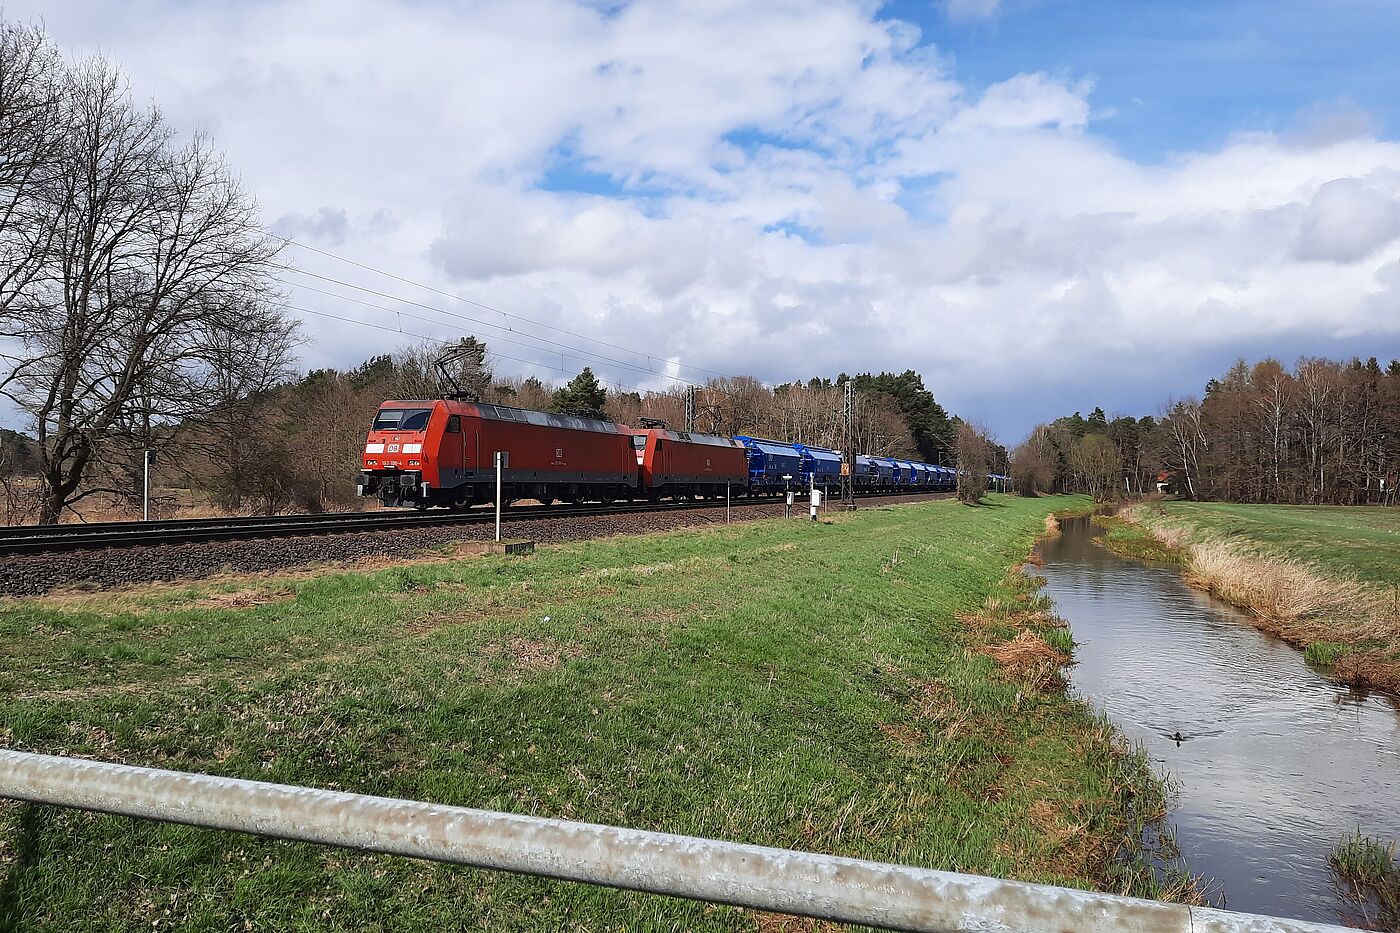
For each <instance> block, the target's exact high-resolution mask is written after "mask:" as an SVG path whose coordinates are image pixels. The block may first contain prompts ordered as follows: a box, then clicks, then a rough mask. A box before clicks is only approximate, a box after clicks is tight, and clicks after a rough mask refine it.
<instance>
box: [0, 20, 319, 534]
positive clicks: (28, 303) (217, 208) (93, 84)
mask: <svg viewBox="0 0 1400 933" xmlns="http://www.w3.org/2000/svg"><path fill="white" fill-rule="evenodd" d="M279 248H280V244H279V242H278V241H277V240H276V239H274V238H272V237H270V236H268V235H267V234H265V233H264V232H263V231H262V229H261V227H260V226H259V224H258V219H257V212H256V208H255V205H254V204H253V201H252V199H251V198H249V197H248V196H247V194H246V193H245V192H244V191H243V190H242V189H241V187H240V186H239V183H238V181H237V179H236V178H235V177H234V175H233V173H232V172H231V171H230V170H229V169H228V168H227V167H226V166H225V164H224V162H223V160H222V158H221V156H220V155H219V153H218V152H217V151H216V150H215V149H214V148H213V147H212V146H211V145H210V144H209V141H208V140H207V139H206V138H204V137H203V136H201V135H195V136H194V137H193V138H190V139H187V140H181V139H179V138H178V137H177V134H176V133H175V131H174V129H173V128H172V127H171V126H170V125H169V123H168V122H167V121H166V120H165V118H164V117H163V116H162V114H161V112H160V110H159V109H158V108H157V107H155V106H154V105H152V104H139V103H137V102H135V101H134V100H133V99H132V96H131V92H130V88H129V87H128V85H127V81H126V79H125V77H124V75H123V74H122V72H121V70H120V69H119V68H117V67H116V66H115V65H113V64H111V63H110V62H108V61H106V60H104V59H102V58H100V57H91V58H86V59H82V60H78V61H70V60H68V59H65V58H64V57H63V56H62V55H61V54H60V53H59V51H58V50H57V48H56V47H55V46H54V45H53V44H52V43H51V42H50V41H49V40H48V38H47V37H46V36H45V35H44V33H43V31H42V29H41V28H39V27H37V26H33V25H25V24H17V23H13V22H9V21H5V20H3V19H0V359H3V361H4V364H5V367H4V369H3V370H0V396H3V397H4V398H5V399H7V400H8V401H9V402H10V403H11V404H12V405H13V406H15V407H16V408H18V410H19V411H20V412H22V413H23V414H25V415H26V416H28V419H29V422H30V425H31V430H32V432H33V434H32V443H30V444H26V445H18V446H17V445H15V444H7V445H5V446H4V448H3V449H2V450H0V457H2V458H3V462H0V472H4V473H6V475H7V476H12V475H13V474H14V472H15V471H16V470H21V469H24V468H30V469H32V470H33V471H34V472H35V473H37V475H38V477H39V479H40V483H39V494H38V501H37V503H35V504H34V507H35V509H36V511H37V516H38V518H39V519H40V520H41V521H45V522H52V521H56V520H57V519H58V518H59V516H60V514H61V513H62V512H63V511H64V510H65V509H70V508H72V507H73V506H74V505H75V504H76V503H79V502H81V501H82V500H83V499H85V498H87V497H90V496H97V495H103V494H108V495H121V494H123V493H125V492H126V491H127V490H129V489H130V488H131V486H132V483H133V480H134V478H137V477H139V475H140V471H141V467H142V461H141V456H142V454H141V451H142V450H143V449H144V448H146V447H149V446H152V445H153V443H154V440H155V438H156V437H157V436H158V435H159V434H160V433H162V432H164V431H167V430H169V427H170V426H171V425H177V424H178V425H182V426H193V425H196V424H199V423H200V422H201V421H202V420H204V419H206V418H208V417H209V416H210V415H211V413H212V412H217V411H220V410H221V404H222V403H224V402H227V401H229V400H232V399H237V398H240V397H246V396H248V395H253V394H257V393H259V392H262V391H265V390H266V389H268V388H269V387H270V386H272V385H274V384H276V383H278V382H279V381H280V380H281V379H283V378H284V377H285V375H286V374H287V372H288V371H289V368H290V365H291V362H292V360H293V348H294V345H295V342H296V330H295V326H294V324H293V322H291V321H290V320H289V319H288V318H287V317H286V316H285V315H284V314H283V313H282V311H281V310H280V309H279V305H278V303H277V300H276V299H277V293H276V284H275V279H274V275H273V273H274V269H275V267H276V262H277V256H278V252H279ZM220 427H221V425H219V424H216V423H213V422H211V423H210V424H209V425H208V430H206V431H204V432H203V433H202V434H201V435H200V436H201V438H205V439H206V440H207V442H208V443H210V444H225V445H226V444H230V443H236V441H235V440H234V439H233V438H231V437H229V436H224V435H223V434H221V433H220V430H219V429H220ZM21 451H22V452H23V461H22V462H21V454H20V452H21ZM12 488H14V484H13V483H12V482H9V481H7V485H6V489H7V490H8V489H12Z"/></svg>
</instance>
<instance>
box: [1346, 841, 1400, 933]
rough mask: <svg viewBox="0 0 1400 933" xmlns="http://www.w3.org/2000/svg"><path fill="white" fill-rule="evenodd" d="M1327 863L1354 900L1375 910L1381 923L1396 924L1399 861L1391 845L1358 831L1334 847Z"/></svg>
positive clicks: (1398, 917) (1399, 908)
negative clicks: (1344, 884) (1329, 862)
mask: <svg viewBox="0 0 1400 933" xmlns="http://www.w3.org/2000/svg"><path fill="white" fill-rule="evenodd" d="M1330 861H1331V863H1332V869H1333V870H1334V871H1335V872H1336V873H1337V875H1338V876H1340V877H1341V879H1342V880H1343V881H1344V882H1346V886H1345V890H1347V891H1349V892H1350V893H1351V894H1352V896H1353V897H1354V898H1355V899H1356V900H1358V901H1361V902H1364V903H1369V904H1371V905H1373V906H1375V907H1376V908H1377V909H1378V911H1379V914H1380V917H1379V919H1380V920H1381V921H1382V922H1383V923H1386V924H1400V861H1397V860H1396V856H1395V843H1393V842H1392V843H1389V844H1386V843H1384V842H1382V841H1381V840H1379V839H1376V838H1373V837H1371V836H1363V835H1362V834H1361V831H1360V830H1359V829H1358V830H1357V831H1356V832H1355V833H1354V834H1352V835H1350V836H1348V837H1347V838H1345V839H1343V840H1342V841H1341V842H1340V843H1338V844H1337V846H1336V847H1335V848H1334V849H1333V850H1332V855H1331V858H1330ZM1387 928H1388V926H1387Z"/></svg>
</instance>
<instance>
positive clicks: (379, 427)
mask: <svg viewBox="0 0 1400 933" xmlns="http://www.w3.org/2000/svg"><path fill="white" fill-rule="evenodd" d="M432 413H433V410H432V409H431V408H382V409H380V411H379V414H378V415H376V416H375V418H374V428H373V430H375V431H422V430H425V429H426V428H427V427H428V416H429V415H431V414H432Z"/></svg>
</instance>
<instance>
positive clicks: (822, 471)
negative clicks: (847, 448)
mask: <svg viewBox="0 0 1400 933" xmlns="http://www.w3.org/2000/svg"><path fill="white" fill-rule="evenodd" d="M792 446H793V447H795V448H797V452H798V453H799V454H801V455H802V485H804V486H816V487H817V488H821V487H823V486H839V485H841V455H840V454H838V453H837V452H836V451H834V450H827V449H826V448H825V447H811V446H809V445H807V444H793V445H792Z"/></svg>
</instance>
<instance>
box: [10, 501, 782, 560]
mask: <svg viewBox="0 0 1400 933" xmlns="http://www.w3.org/2000/svg"><path fill="white" fill-rule="evenodd" d="M781 502H782V500H781V499H772V498H763V499H748V498H744V499H737V500H734V502H733V503H732V505H733V507H734V508H736V509H741V508H749V507H753V506H760V505H774V504H781ZM723 504H724V503H723V502H719V501H716V500H711V499H705V500H701V501H697V502H680V503H674V502H667V503H664V504H661V505H655V504H650V503H644V502H643V503H628V504H624V505H580V506H559V505H553V506H544V505H537V506H516V507H513V508H509V509H506V510H505V511H504V512H503V513H502V515H501V520H502V521H503V522H517V521H527V520H530V519H541V518H548V519H558V518H584V517H589V516H604V515H630V514H634V513H644V512H657V511H691V510H698V509H714V508H716V507H719V506H722V505H723ZM794 508H797V507H796V506H795V507H794ZM494 520H495V511H494V510H492V509H489V508H488V509H474V510H471V511H468V512H440V511H423V512H416V511H414V512H388V511H385V512H324V513H319V514H302V515H268V516H251V517H240V518H187V519H175V520H167V521H150V522H94V523H91V524H70V525H25V526H18V527H11V528H0V556H10V555H23V554H52V553H62V552H65V551H88V550H99V549H102V548H126V547H140V546H157V545H166V544H188V543H199V542H206V541H237V540H246V539H254V538H285V537H297V536H301V535H326V534H344V533H351V532H361V531H385V530H389V529H394V528H423V527H431V526H436V525H446V526H452V525H477V524H483V523H489V522H492V521H494Z"/></svg>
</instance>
